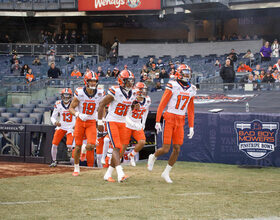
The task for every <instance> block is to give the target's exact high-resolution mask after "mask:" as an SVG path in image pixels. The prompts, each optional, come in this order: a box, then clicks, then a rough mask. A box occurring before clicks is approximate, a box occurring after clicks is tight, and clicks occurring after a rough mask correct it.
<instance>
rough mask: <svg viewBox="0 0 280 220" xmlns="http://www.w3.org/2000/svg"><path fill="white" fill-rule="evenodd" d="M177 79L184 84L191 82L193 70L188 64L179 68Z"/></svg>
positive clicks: (176, 74)
mask: <svg viewBox="0 0 280 220" xmlns="http://www.w3.org/2000/svg"><path fill="white" fill-rule="evenodd" d="M175 77H176V78H177V79H179V80H182V81H183V82H189V81H190V80H191V78H192V70H191V68H190V67H189V66H188V65H186V64H181V65H180V66H178V68H177V70H176V73H175Z"/></svg>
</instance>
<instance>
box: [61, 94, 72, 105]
mask: <svg viewBox="0 0 280 220" xmlns="http://www.w3.org/2000/svg"><path fill="white" fill-rule="evenodd" d="M71 98H72V95H71V94H68V93H65V94H62V95H61V99H62V101H63V102H64V103H65V104H68V103H69V102H70V100H71Z"/></svg>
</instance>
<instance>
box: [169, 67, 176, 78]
mask: <svg viewBox="0 0 280 220" xmlns="http://www.w3.org/2000/svg"><path fill="white" fill-rule="evenodd" d="M175 72H176V71H175V69H171V71H170V72H169V78H170V79H172V80H173V79H175Z"/></svg>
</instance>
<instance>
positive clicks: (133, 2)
mask: <svg viewBox="0 0 280 220" xmlns="http://www.w3.org/2000/svg"><path fill="white" fill-rule="evenodd" d="M127 5H128V6H129V7H131V8H136V7H138V6H140V5H141V1H140V0H127Z"/></svg>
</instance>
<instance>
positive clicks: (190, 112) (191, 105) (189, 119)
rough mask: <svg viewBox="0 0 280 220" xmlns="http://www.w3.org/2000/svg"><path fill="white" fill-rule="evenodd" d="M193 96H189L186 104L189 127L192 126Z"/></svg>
mask: <svg viewBox="0 0 280 220" xmlns="http://www.w3.org/2000/svg"><path fill="white" fill-rule="evenodd" d="M193 100H194V97H191V100H190V102H189V104H188V122H189V127H190V128H191V127H193V126H194V103H193Z"/></svg>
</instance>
